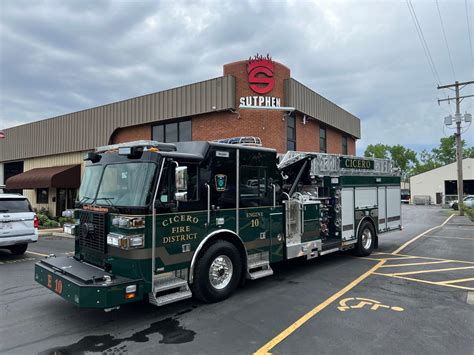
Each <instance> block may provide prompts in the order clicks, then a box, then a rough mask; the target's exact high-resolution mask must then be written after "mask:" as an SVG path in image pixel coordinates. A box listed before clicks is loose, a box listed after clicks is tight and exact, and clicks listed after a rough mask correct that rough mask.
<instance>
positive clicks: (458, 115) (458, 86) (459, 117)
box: [438, 81, 474, 216]
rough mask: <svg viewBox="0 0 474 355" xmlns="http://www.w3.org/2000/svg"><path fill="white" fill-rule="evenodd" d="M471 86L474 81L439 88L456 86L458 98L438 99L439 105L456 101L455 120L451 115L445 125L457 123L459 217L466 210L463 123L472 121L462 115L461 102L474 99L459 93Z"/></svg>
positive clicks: (467, 115)
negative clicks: (463, 168) (464, 204)
mask: <svg viewBox="0 0 474 355" xmlns="http://www.w3.org/2000/svg"><path fill="white" fill-rule="evenodd" d="M469 84H474V81H466V82H464V83H460V82H459V81H456V82H455V83H454V84H449V85H443V86H438V90H439V89H448V88H452V87H453V86H454V88H455V92H456V97H455V98H450V97H449V96H448V98H447V99H442V100H439V99H438V105H439V104H440V102H442V101H448V102H449V101H451V100H456V113H455V115H454V119H453V117H452V116H451V115H449V116H448V117H446V118H445V119H444V123H445V124H446V125H451V124H452V123H453V121H454V122H456V133H455V137H456V161H457V169H458V206H459V215H461V216H464V210H463V208H462V200H463V194H464V186H463V176H462V175H463V174H462V140H461V123H462V121H463V118H464V121H465V122H470V120H471V119H472V118H471V117H472V116H471V115H469V114H467V113H466V115H464V117H463V115H461V101H462V100H463V99H465V98H467V97H474V95H465V96H460V95H459V92H460V90H461V89H463V88H464V87H465V86H467V85H469Z"/></svg>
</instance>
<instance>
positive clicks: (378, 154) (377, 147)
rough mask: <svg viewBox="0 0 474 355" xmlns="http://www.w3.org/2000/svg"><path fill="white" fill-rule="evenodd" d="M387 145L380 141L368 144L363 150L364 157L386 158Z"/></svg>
mask: <svg viewBox="0 0 474 355" xmlns="http://www.w3.org/2000/svg"><path fill="white" fill-rule="evenodd" d="M387 148H388V146H386V145H385V144H382V143H377V144H369V145H368V146H367V148H366V149H365V152H364V157H371V158H379V159H388V150H387Z"/></svg>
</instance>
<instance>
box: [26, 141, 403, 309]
mask: <svg viewBox="0 0 474 355" xmlns="http://www.w3.org/2000/svg"><path fill="white" fill-rule="evenodd" d="M229 143H233V142H232V141H230V142H227V141H226V142H225V143H222V142H195V141H194V142H178V143H175V144H166V143H159V142H156V141H136V142H129V143H121V144H116V145H109V146H105V147H100V148H97V149H96V150H95V151H94V152H89V153H88V154H87V155H86V156H85V158H84V160H85V161H86V167H85V172H84V175H83V178H82V183H81V187H80V190H79V194H78V199H77V201H76V206H75V207H76V208H75V210H71V211H66V213H65V215H69V216H73V218H74V220H75V223H74V224H72V225H70V226H69V227H67V229H68V230H69V231H70V232H71V234H73V235H74V236H75V252H74V256H68V257H66V256H54V255H51V256H49V257H47V258H45V259H42V260H41V261H39V262H38V263H37V264H36V265H35V280H36V281H37V282H39V283H40V284H42V285H44V286H45V287H47V288H49V289H51V290H52V291H53V292H55V293H57V294H59V295H60V296H61V297H63V298H64V299H66V300H69V301H71V302H72V303H74V304H76V305H77V306H79V307H88V308H89V307H90V308H102V309H105V310H112V309H116V308H118V307H119V306H120V305H122V304H126V303H131V302H136V301H139V300H144V299H148V301H149V302H150V303H152V304H154V305H156V306H162V305H165V304H168V303H171V302H176V301H179V300H182V299H186V298H189V297H192V296H194V297H196V298H198V299H200V300H202V301H204V302H216V301H220V300H223V299H225V298H227V297H229V296H230V295H231V294H232V293H233V291H234V290H235V289H236V288H237V287H238V286H239V285H241V284H242V281H244V280H245V279H250V280H255V279H259V278H262V277H266V276H270V275H272V274H273V270H272V264H273V263H277V262H280V261H282V260H287V259H292V258H307V259H312V258H315V257H318V256H322V255H325V254H329V253H333V252H336V251H344V250H349V249H351V251H352V252H353V253H355V254H356V255H359V256H366V255H369V254H370V253H371V252H372V250H373V249H374V248H377V244H378V236H379V234H380V233H383V232H387V231H390V230H394V229H398V228H401V211H400V177H399V173H398V170H397V169H396V168H395V167H394V166H393V165H392V162H391V161H389V160H382V159H372V158H358V157H354V156H342V155H332V154H322V153H312V152H293V151H290V152H288V153H286V154H285V155H279V154H277V152H276V151H275V150H273V149H268V148H262V147H258V146H251V145H248V144H245V140H244V141H242V140H238V141H237V143H239V144H229ZM234 143H235V142H234ZM242 143H244V144H242Z"/></svg>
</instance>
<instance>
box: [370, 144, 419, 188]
mask: <svg viewBox="0 0 474 355" xmlns="http://www.w3.org/2000/svg"><path fill="white" fill-rule="evenodd" d="M364 156H365V157H371V158H379V159H391V160H393V162H394V163H395V164H396V165H397V166H398V167H399V168H400V171H401V175H402V178H404V179H406V178H407V176H408V175H409V173H410V172H411V170H412V169H413V168H414V167H415V166H416V165H417V164H418V159H417V157H416V152H415V151H414V150H411V149H409V148H405V147H404V146H402V145H400V144H397V145H393V146H390V145H385V144H382V143H377V144H369V145H368V146H367V148H366V149H365V152H364Z"/></svg>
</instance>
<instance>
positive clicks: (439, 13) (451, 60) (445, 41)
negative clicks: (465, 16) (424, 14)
mask: <svg viewBox="0 0 474 355" xmlns="http://www.w3.org/2000/svg"><path fill="white" fill-rule="evenodd" d="M466 1H467V0H466ZM435 2H436V8H437V9H438V15H439V21H440V22H441V28H442V29H443V36H444V43H446V48H447V49H448V56H449V63H450V64H451V70H452V72H453V78H454V80H456V72H455V71H454V65H453V59H452V57H451V51H450V50H449V45H448V39H447V37H446V31H445V30H444V24H443V18H442V17H441V11H440V9H439V4H438V0H435Z"/></svg>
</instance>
